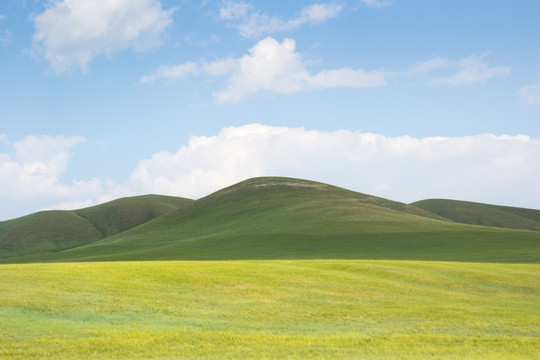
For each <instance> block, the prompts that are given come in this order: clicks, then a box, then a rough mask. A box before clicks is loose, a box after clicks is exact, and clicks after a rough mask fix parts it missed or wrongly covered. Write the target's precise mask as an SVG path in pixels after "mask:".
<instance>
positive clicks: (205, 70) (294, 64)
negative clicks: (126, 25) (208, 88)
mask: <svg viewBox="0 0 540 360" xmlns="http://www.w3.org/2000/svg"><path fill="white" fill-rule="evenodd" d="M199 74H205V75H207V76H223V75H228V76H229V78H228V80H227V86H226V88H225V89H223V90H220V91H218V92H216V93H214V98H215V100H216V102H218V103H234V102H238V101H240V100H242V99H244V98H245V97H248V96H251V95H254V94H258V93H279V94H291V93H295V92H298V91H303V90H310V89H325V88H336V87H357V88H368V87H376V86H383V85H385V84H386V80H387V78H388V77H390V76H391V75H392V74H391V73H389V72H385V71H379V70H375V71H364V70H362V69H351V68H340V69H330V70H323V71H321V72H319V73H317V74H314V75H312V74H311V73H310V72H309V71H308V70H307V68H306V66H305V63H304V62H303V60H302V55H301V54H300V53H298V52H296V43H295V41H294V40H292V39H285V40H283V42H282V43H279V42H278V41H276V40H275V39H273V38H271V37H267V38H265V39H262V40H260V41H259V42H258V43H257V44H255V45H254V46H253V47H252V48H251V49H250V50H249V52H248V54H246V55H244V56H242V57H240V58H236V59H231V58H229V59H222V60H217V61H214V62H209V63H202V64H200V65H197V66H195V65H194V64H193V63H190V62H187V63H184V64H181V65H177V66H172V67H160V68H158V70H157V71H156V72H155V73H154V74H152V75H147V76H143V77H142V78H141V80H140V81H141V82H143V83H146V82H151V81H155V80H157V79H164V80H175V79H181V78H183V77H185V76H188V75H191V76H196V75H199Z"/></svg>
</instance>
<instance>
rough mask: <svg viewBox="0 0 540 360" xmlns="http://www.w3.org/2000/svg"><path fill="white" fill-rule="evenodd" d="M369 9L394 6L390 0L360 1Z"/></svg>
mask: <svg viewBox="0 0 540 360" xmlns="http://www.w3.org/2000/svg"><path fill="white" fill-rule="evenodd" d="M360 1H361V2H362V3H363V4H364V5H365V6H367V7H375V8H383V7H387V6H390V5H392V1H388V0H360Z"/></svg>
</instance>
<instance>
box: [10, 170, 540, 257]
mask: <svg viewBox="0 0 540 360" xmlns="http://www.w3.org/2000/svg"><path fill="white" fill-rule="evenodd" d="M182 259H191V260H194V259H195V260H223V259H410V260H451V261H484V262H487V261H489V262H539V261H540V233H539V232H532V231H517V230H507V229H496V228H487V227H479V226H471V225H464V224H456V223H452V222H449V221H447V220H441V218H440V217H438V216H437V215H434V214H432V213H429V212H427V211H425V210H422V209H420V208H417V207H415V206H411V205H406V204H402V203H397V202H394V201H390V200H385V199H381V198H377V197H373V196H369V195H365V194H360V193H356V192H353V191H349V190H345V189H341V188H337V187H334V186H330V185H326V184H321V183H316V182H311V181H305V180H297V179H288V178H256V179H250V180H247V181H244V182H241V183H239V184H236V185H233V186H231V187H229V188H226V189H223V190H221V191H218V192H216V193H214V194H211V195H209V196H207V197H205V198H202V199H200V200H197V201H195V202H193V203H192V204H191V205H190V206H187V207H185V208H182V209H179V210H176V211H173V212H170V213H168V214H166V215H163V216H161V217H159V218H156V219H155V220H153V221H151V222H148V223H145V224H143V225H141V226H137V227H135V228H132V229H129V230H127V231H124V232H121V233H118V234H116V235H114V236H110V237H107V238H104V239H102V240H100V241H96V242H93V243H91V244H88V245H85V246H81V247H78V248H75V249H71V250H67V251H63V252H59V253H55V254H49V255H43V256H34V257H29V258H19V259H14V260H13V261H113V260H182Z"/></svg>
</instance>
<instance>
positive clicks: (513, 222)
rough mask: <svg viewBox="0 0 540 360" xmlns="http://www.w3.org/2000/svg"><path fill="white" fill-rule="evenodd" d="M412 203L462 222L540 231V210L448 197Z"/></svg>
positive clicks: (446, 217)
mask: <svg viewBox="0 0 540 360" xmlns="http://www.w3.org/2000/svg"><path fill="white" fill-rule="evenodd" d="M411 205H413V206H416V207H419V208H421V209H424V210H426V211H429V212H431V213H433V214H437V215H439V216H441V217H443V218H445V219H448V220H450V221H454V222H458V223H462V224H471V225H483V226H493V227H501V228H508V229H523V230H535V231H540V210H534V209H523V208H516V207H510V206H498V205H491V204H481V203H475V202H470V201H458V200H446V199H428V200H421V201H417V202H415V203H412V204H411Z"/></svg>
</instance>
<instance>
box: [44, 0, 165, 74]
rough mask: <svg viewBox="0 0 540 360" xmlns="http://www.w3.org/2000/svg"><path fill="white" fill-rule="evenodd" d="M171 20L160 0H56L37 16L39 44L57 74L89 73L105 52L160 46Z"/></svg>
mask: <svg viewBox="0 0 540 360" xmlns="http://www.w3.org/2000/svg"><path fill="white" fill-rule="evenodd" d="M171 23H172V10H168V11H164V10H163V9H162V8H161V3H160V1H159V0H115V1H94V0H53V1H51V2H49V7H48V8H47V10H45V11H44V12H43V13H41V14H39V15H37V16H36V17H35V18H34V25H35V28H36V32H35V34H34V46H35V48H36V49H37V51H38V52H39V53H41V54H42V55H43V56H44V57H45V59H47V60H48V61H49V63H50V65H51V67H52V69H53V70H54V71H55V72H56V73H62V72H65V71H69V70H72V69H73V68H76V67H79V68H80V69H81V70H83V71H84V70H86V69H87V66H88V64H89V63H90V62H91V61H92V59H94V58H95V57H98V56H100V55H110V54H113V53H115V52H118V51H122V50H127V49H133V50H135V51H146V50H150V49H153V48H156V47H158V46H159V45H160V43H161V35H162V33H163V32H164V30H165V29H166V28H167V27H168V26H169V25H170V24H171Z"/></svg>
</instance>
